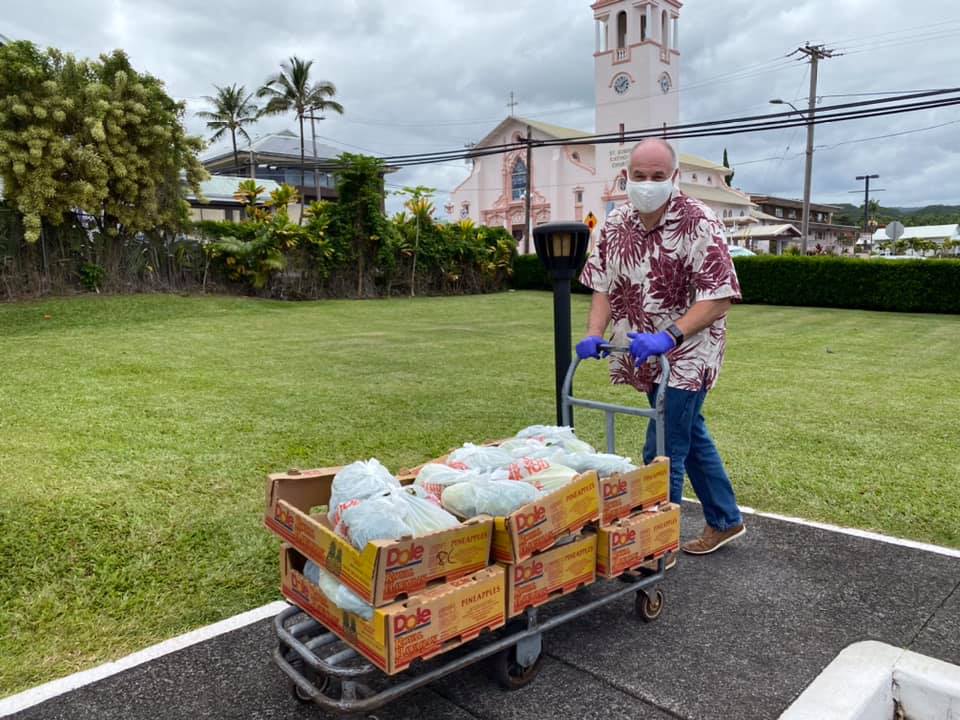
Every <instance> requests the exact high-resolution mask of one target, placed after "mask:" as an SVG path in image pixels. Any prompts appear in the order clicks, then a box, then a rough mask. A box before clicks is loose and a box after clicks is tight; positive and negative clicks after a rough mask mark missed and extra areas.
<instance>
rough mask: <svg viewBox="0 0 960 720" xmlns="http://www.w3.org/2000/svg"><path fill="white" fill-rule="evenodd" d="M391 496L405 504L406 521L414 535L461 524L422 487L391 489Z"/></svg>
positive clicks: (426, 533) (448, 528)
mask: <svg viewBox="0 0 960 720" xmlns="http://www.w3.org/2000/svg"><path fill="white" fill-rule="evenodd" d="M390 496H391V498H392V499H394V500H395V501H396V502H398V503H399V504H402V505H404V506H405V509H406V515H405V518H404V521H405V522H406V523H407V525H409V526H410V527H411V528H412V529H413V535H414V537H419V536H421V535H429V534H430V533H435V532H439V531H440V530H450V529H451V528H455V527H459V526H460V521H459V520H458V519H457V518H455V517H454V516H453V515H451V514H450V513H448V512H447V511H446V510H444V509H443V507H442V506H441V504H440V501H439V500H438V499H437V498H436V496H434V495H431V494H429V493H428V492H427V491H426V490H424V489H423V488H421V487H409V488H401V489H399V490H391V491H390Z"/></svg>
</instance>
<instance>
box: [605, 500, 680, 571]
mask: <svg viewBox="0 0 960 720" xmlns="http://www.w3.org/2000/svg"><path fill="white" fill-rule="evenodd" d="M679 547H680V506H679V505H675V504H673V503H671V504H669V505H665V506H662V507H661V508H660V509H658V510H649V511H643V512H639V513H636V514H634V515H630V516H629V517H625V518H621V519H619V520H617V521H616V522H614V523H613V524H611V525H602V526H601V527H600V528H599V529H598V530H597V575H599V576H600V577H603V578H615V577H617V576H618V575H622V574H623V573H625V572H626V571H628V570H633V569H635V568H638V567H640V566H641V565H643V564H644V563H646V562H648V561H650V560H653V559H656V558H658V557H660V556H661V555H663V554H665V553H668V552H670V551H673V550H677V549H678V548H679Z"/></svg>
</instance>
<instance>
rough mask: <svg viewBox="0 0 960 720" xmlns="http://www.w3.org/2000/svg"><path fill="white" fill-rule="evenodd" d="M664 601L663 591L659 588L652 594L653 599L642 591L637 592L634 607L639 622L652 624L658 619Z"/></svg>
mask: <svg viewBox="0 0 960 720" xmlns="http://www.w3.org/2000/svg"><path fill="white" fill-rule="evenodd" d="M665 601H666V598H665V597H664V594H663V590H661V589H660V588H657V589H656V591H655V592H654V596H653V599H651V598H650V597H649V596H648V595H647V594H646V593H645V592H643V591H642V590H639V591H637V599H636V602H635V603H634V606H635V608H636V611H637V615H639V616H640V619H641V620H643V621H644V622H653V621H654V620H656V619H657V618H658V617H660V613H662V612H663V605H664V602H665Z"/></svg>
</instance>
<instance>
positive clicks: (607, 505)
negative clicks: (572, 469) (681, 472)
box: [600, 457, 670, 525]
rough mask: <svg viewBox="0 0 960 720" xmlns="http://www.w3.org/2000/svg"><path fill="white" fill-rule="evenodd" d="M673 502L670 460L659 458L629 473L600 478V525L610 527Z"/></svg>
mask: <svg viewBox="0 0 960 720" xmlns="http://www.w3.org/2000/svg"><path fill="white" fill-rule="evenodd" d="M669 499H670V459H669V458H665V457H658V458H656V459H654V461H653V462H652V463H650V464H649V465H644V466H643V467H639V468H637V469H636V470H632V471H630V472H628V473H613V474H612V475H610V476H609V477H605V478H600V523H601V524H602V525H609V524H610V523H612V522H614V521H615V520H619V519H620V518H622V517H626V516H628V515H630V514H631V513H632V512H634V511H636V510H649V509H651V508H654V507H656V506H657V505H659V504H660V503H665V502H667V501H668V500H669Z"/></svg>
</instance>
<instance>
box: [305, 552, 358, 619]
mask: <svg viewBox="0 0 960 720" xmlns="http://www.w3.org/2000/svg"><path fill="white" fill-rule="evenodd" d="M303 576H304V577H305V578H306V579H307V580H309V581H310V582H312V583H313V584H314V585H316V586H317V587H318V588H320V592H322V593H323V594H324V595H326V596H327V599H329V600H330V602H332V603H333V604H334V605H336V606H337V607H338V608H340V609H341V610H346V611H347V612H352V613H355V614H357V615H359V616H360V617H362V618H363V619H364V620H370V619H372V618H373V605H368V604H367V603H365V602H364V601H363V600H362V599H361V598H360V596H359V595H357V594H356V593H354V592H353V591H352V590H350V589H349V588H347V587H344V586H343V585H341V584H340V581H339V580H337V578H335V577H334V576H333V575H331V574H330V573H328V572H327V571H326V570H324V569H323V568H321V567H320V566H319V565H317V564H316V563H315V562H313V560H307V563H306V565H304V566H303Z"/></svg>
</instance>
